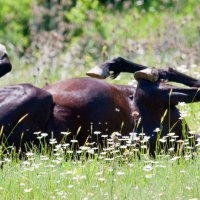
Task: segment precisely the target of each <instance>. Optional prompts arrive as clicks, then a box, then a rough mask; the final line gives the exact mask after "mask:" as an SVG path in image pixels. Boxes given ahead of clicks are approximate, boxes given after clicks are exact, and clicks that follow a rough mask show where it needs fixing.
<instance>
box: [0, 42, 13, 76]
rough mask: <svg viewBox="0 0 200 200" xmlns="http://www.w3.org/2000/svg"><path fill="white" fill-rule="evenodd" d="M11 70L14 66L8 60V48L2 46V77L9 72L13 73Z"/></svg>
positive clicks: (0, 62) (0, 72)
mask: <svg viewBox="0 0 200 200" xmlns="http://www.w3.org/2000/svg"><path fill="white" fill-rule="evenodd" d="M11 69H12V65H11V63H10V60H9V58H8V53H7V51H6V47H5V46H4V45H2V44H0V77H2V76H4V75H5V74H7V73H8V72H9V71H11Z"/></svg>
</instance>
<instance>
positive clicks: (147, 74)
mask: <svg viewBox="0 0 200 200" xmlns="http://www.w3.org/2000/svg"><path fill="white" fill-rule="evenodd" d="M134 78H135V79H136V80H137V81H139V80H141V79H146V80H148V81H151V82H156V81H158V79H159V74H158V70H157V69H154V68H146V69H143V70H141V71H137V72H135V73H134Z"/></svg>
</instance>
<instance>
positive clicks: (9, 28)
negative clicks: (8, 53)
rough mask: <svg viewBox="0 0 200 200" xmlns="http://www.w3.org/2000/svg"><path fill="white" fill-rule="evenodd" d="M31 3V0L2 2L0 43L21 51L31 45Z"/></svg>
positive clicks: (0, 4)
mask: <svg viewBox="0 0 200 200" xmlns="http://www.w3.org/2000/svg"><path fill="white" fill-rule="evenodd" d="M30 3H31V0H18V1H13V0H4V1H0V8H1V11H0V42H2V43H5V44H7V45H8V44H10V45H13V46H17V47H18V48H19V50H21V49H22V48H23V47H27V46H28V45H29V20H30V19H31V5H30Z"/></svg>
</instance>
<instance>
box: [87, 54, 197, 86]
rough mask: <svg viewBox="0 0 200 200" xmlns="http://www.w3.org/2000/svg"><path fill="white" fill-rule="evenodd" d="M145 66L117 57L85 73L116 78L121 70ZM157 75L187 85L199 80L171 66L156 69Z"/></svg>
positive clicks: (195, 83)
mask: <svg viewBox="0 0 200 200" xmlns="http://www.w3.org/2000/svg"><path fill="white" fill-rule="evenodd" d="M147 68H149V67H147V66H144V65H140V64H136V63H133V62H131V61H129V60H126V59H124V58H121V57H118V58H115V59H112V60H110V61H107V62H104V63H103V64H100V65H98V66H96V67H95V68H93V69H91V70H90V71H89V72H88V73H87V75H88V76H92V77H97V78H107V77H108V76H111V77H112V78H116V77H117V76H118V75H119V74H120V73H121V72H128V73H135V72H137V71H140V70H144V69H147ZM111 71H113V74H110V72H111ZM158 75H159V80H160V79H164V80H168V81H173V82H177V83H182V84H185V85H187V86H195V87H199V86H200V81H199V80H197V79H194V78H192V77H190V76H187V75H185V74H183V73H181V72H178V71H176V70H175V69H172V68H168V70H162V69H158Z"/></svg>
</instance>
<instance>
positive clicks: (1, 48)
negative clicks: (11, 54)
mask: <svg viewBox="0 0 200 200" xmlns="http://www.w3.org/2000/svg"><path fill="white" fill-rule="evenodd" d="M4 54H7V51H6V47H5V46H4V45H3V44H1V43H0V57H2V56H3V55H4Z"/></svg>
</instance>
